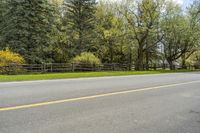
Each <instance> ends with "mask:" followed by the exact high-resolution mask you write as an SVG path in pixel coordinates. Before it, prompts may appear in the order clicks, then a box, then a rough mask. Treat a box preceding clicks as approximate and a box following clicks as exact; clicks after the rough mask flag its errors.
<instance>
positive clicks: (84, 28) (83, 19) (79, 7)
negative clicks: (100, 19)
mask: <svg viewBox="0 0 200 133" xmlns="http://www.w3.org/2000/svg"><path fill="white" fill-rule="evenodd" d="M64 6H65V11H66V12H65V14H64V15H65V16H64V19H65V20H64V21H65V24H66V26H67V31H68V32H67V34H68V35H70V43H71V48H72V49H73V50H74V52H73V54H80V53H81V52H84V51H92V40H93V35H94V29H95V12H96V1H95V0H65V2H64Z"/></svg>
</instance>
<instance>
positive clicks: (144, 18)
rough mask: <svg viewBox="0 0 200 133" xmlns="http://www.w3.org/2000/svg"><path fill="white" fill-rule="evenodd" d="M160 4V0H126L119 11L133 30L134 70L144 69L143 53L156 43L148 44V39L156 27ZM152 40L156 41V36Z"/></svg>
mask: <svg viewBox="0 0 200 133" xmlns="http://www.w3.org/2000/svg"><path fill="white" fill-rule="evenodd" d="M161 6H162V1H160V0H141V1H140V0H137V1H134V2H133V1H131V0H127V3H126V4H125V6H124V11H121V13H122V14H123V15H124V17H125V18H126V19H127V22H128V23H129V25H130V27H131V28H132V30H133V35H132V39H134V40H135V42H136V43H137V45H138V50H137V58H136V61H135V63H136V70H144V67H143V66H144V53H145V51H146V50H149V49H150V47H154V46H155V44H156V43H151V44H149V42H148V40H149V37H150V36H151V34H152V33H153V32H155V29H157V28H158V25H157V24H158V20H159V15H160V9H161ZM151 37H152V36H151ZM154 40H155V42H157V38H156V39H154ZM152 44H153V45H152ZM147 45H148V46H147Z"/></svg>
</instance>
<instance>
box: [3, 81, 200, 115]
mask: <svg viewBox="0 0 200 133" xmlns="http://www.w3.org/2000/svg"><path fill="white" fill-rule="evenodd" d="M193 83H200V80H197V81H190V82H184V83H176V84H168V85H162V86H155V87H148V88H141V89H134V90H128V91H118V92H112V93H105V94H99V95H92V96H85V97H78V98H70V99H63V100H56V101H50V102H41V103H35V104H27V105H20V106H14V107H3V108H0V112H1V111H11V110H18V109H26V108H33V107H39V106H46V105H53V104H60V103H67V102H74V101H81V100H88V99H95V98H101V97H108V96H115V95H121V94H128V93H134V92H141V91H148V90H155V89H161V88H167V87H175V86H180V85H187V84H193Z"/></svg>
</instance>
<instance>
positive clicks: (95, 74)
mask: <svg viewBox="0 0 200 133" xmlns="http://www.w3.org/2000/svg"><path fill="white" fill-rule="evenodd" d="M172 72H191V70H174V71H170V70H156V71H103V72H68V73H44V74H42V73H35V74H25V75H0V82H11V81H30V80H49V79H67V78H84V77H104V76H126V75H139V74H161V73H172Z"/></svg>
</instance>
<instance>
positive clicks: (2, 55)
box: [0, 49, 25, 73]
mask: <svg viewBox="0 0 200 133" xmlns="http://www.w3.org/2000/svg"><path fill="white" fill-rule="evenodd" d="M24 62H25V61H24V58H23V57H22V56H21V55H19V54H17V53H14V52H12V51H10V50H9V49H6V50H1V51H0V67H2V68H1V69H0V73H9V72H13V73H16V72H19V71H21V70H22V69H21V68H20V67H14V66H17V65H19V64H23V63H24ZM6 66H11V67H6Z"/></svg>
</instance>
